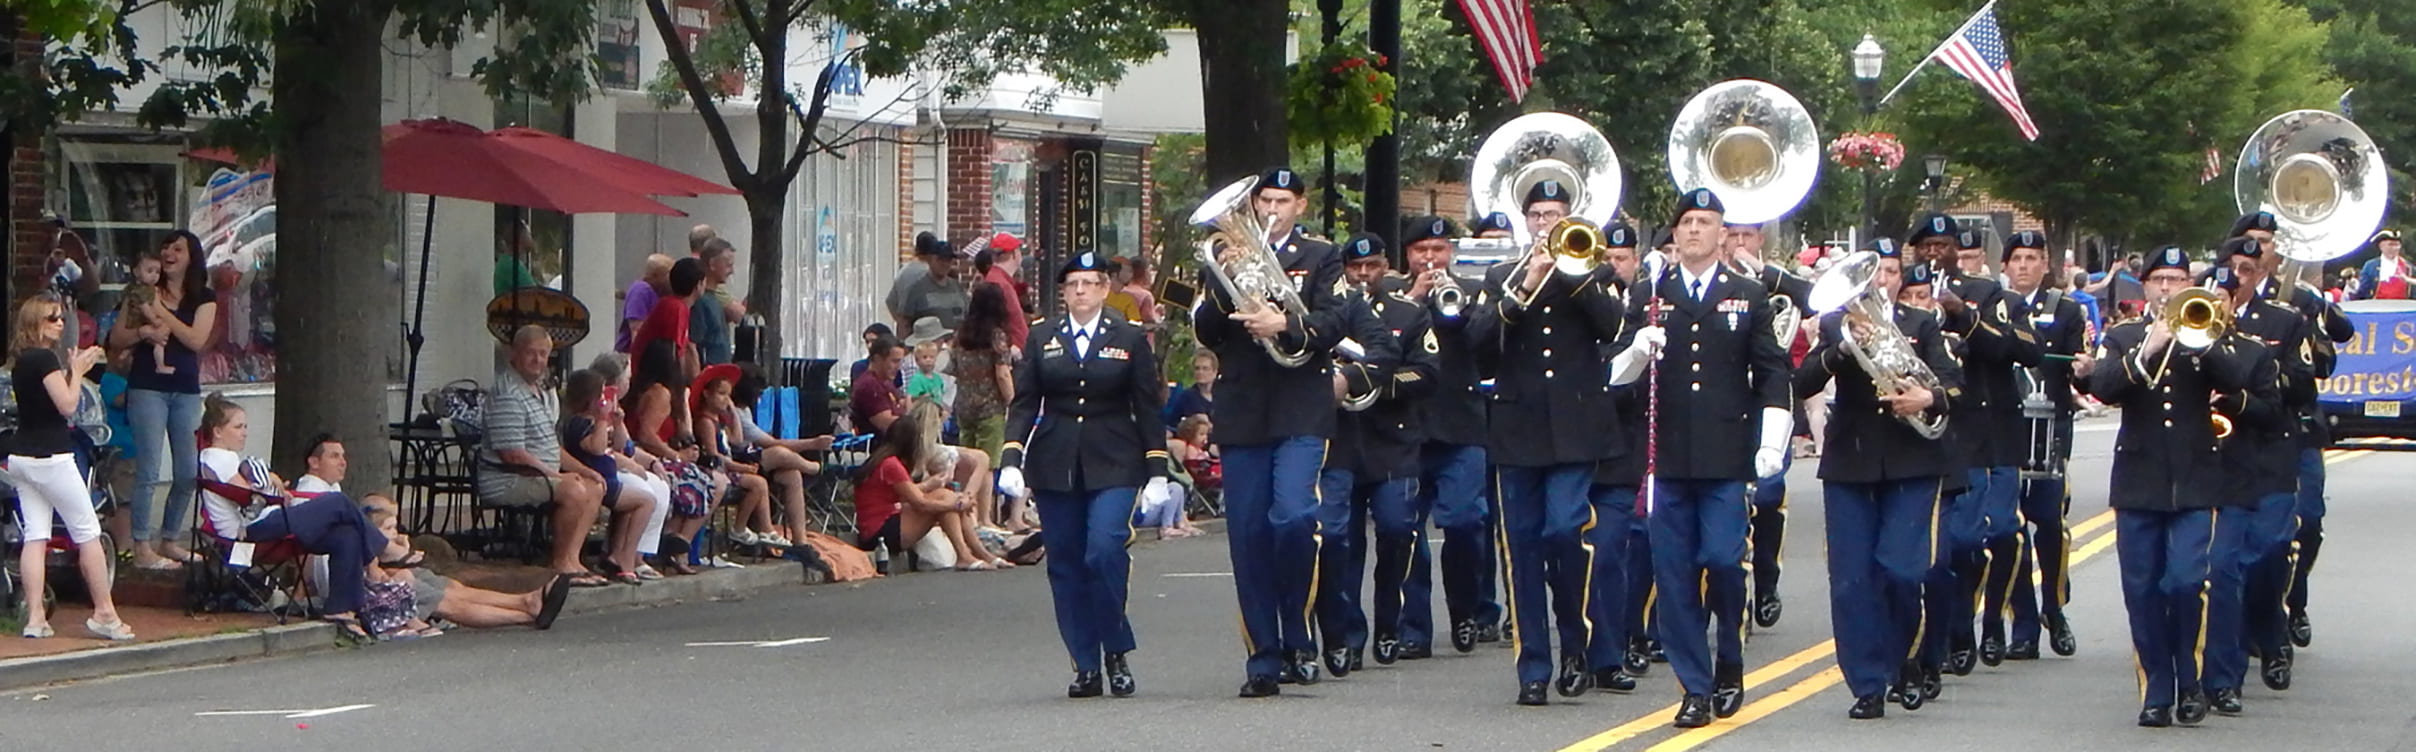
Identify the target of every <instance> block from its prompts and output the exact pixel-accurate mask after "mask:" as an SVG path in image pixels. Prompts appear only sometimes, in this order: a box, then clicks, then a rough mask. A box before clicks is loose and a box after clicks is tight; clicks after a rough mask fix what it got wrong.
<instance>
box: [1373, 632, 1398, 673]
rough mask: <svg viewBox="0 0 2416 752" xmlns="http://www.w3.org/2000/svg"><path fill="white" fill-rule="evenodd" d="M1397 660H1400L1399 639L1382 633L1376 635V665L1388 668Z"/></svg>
mask: <svg viewBox="0 0 2416 752" xmlns="http://www.w3.org/2000/svg"><path fill="white" fill-rule="evenodd" d="M1397 660H1401V638H1400V637H1398V636H1395V635H1388V634H1384V633H1382V632H1378V633H1376V665H1379V666H1390V665H1393V661H1397Z"/></svg>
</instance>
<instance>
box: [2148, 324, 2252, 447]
mask: <svg viewBox="0 0 2416 752" xmlns="http://www.w3.org/2000/svg"><path fill="white" fill-rule="evenodd" d="M2157 319H2158V320H2160V321H2164V322H2166V325H2167V326H2169V327H2171V328H2172V330H2173V346H2176V347H2180V348H2183V349H2187V350H2190V351H2192V352H2203V351H2205V350H2206V349H2207V348H2209V347H2213V346H2214V345H2215V343H2217V342H2221V341H2223V338H2224V337H2226V336H2230V334H2231V331H2232V325H2233V322H2232V313H2231V302H2230V301H2229V300H2226V299H2224V297H2223V295H2222V293H2219V292H2216V291H2214V290H2209V289H2206V288H2204V287H2192V288H2188V289H2185V290H2182V291H2181V292H2178V293H2175V294H2174V295H2173V297H2172V299H2170V300H2166V301H2165V302H2164V308H2163V310H2161V311H2158V315H2157ZM2172 361H2173V348H2172V347H2167V348H2165V351H2164V357H2162V358H2160V359H2159V360H2158V361H2157V362H2156V374H2155V378H2154V379H2153V380H2151V381H2150V383H2154V382H2155V381H2162V380H2163V379H2164V369H2165V366H2166V365H2169V364H2171V363H2172ZM2206 416H2207V419H2208V420H2209V421H2210V422H2212V423H2213V424H2214V431H2215V438H2218V439H2220V438H2225V437H2228V436H2230V435H2231V430H2232V424H2231V416H2228V415H2224V414H2222V413H2220V412H2216V411H2214V410H2213V409H2212V408H2211V407H2210V408H2209V409H2208V410H2207V412H2206Z"/></svg>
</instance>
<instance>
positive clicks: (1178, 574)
mask: <svg viewBox="0 0 2416 752" xmlns="http://www.w3.org/2000/svg"><path fill="white" fill-rule="evenodd" d="M1161 576H1163V577H1231V576H1233V573H1232V572H1167V573H1166V574H1164V575H1161Z"/></svg>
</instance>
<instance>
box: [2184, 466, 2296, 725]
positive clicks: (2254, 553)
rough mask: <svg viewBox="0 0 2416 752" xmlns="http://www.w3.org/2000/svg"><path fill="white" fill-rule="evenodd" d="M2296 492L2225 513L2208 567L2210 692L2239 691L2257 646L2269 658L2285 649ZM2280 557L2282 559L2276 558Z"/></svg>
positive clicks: (2218, 523)
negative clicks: (2252, 649)
mask: <svg viewBox="0 0 2416 752" xmlns="http://www.w3.org/2000/svg"><path fill="white" fill-rule="evenodd" d="M2297 506H2298V494H2297V492H2296V491H2295V490H2293V491H2283V492H2281V493H2274V494H2267V495H2265V496H2263V497H2260V498H2258V499H2257V503H2256V505H2255V506H2252V507H2235V508H2227V509H2225V510H2223V515H2222V517H2221V518H2220V519H2219V520H2217V527H2216V529H2215V548H2214V559H2213V561H2212V562H2211V563H2210V564H2209V566H2210V567H2211V572H2212V573H2211V574H2210V575H2209V576H2208V578H2207V579H2208V585H2209V587H2211V588H2212V591H2211V594H2210V595H2209V596H2208V599H2207V602H2208V613H2207V617H2206V688H2207V689H2208V690H2209V691H2212V690H2216V689H2239V688H2240V686H2241V685H2242V684H2243V683H2245V682H2246V680H2247V678H2248V649H2249V647H2250V646H2251V645H2252V644H2253V645H2255V646H2256V647H2257V648H2258V649H2259V650H2260V651H2264V652H2265V654H2267V655H2271V654H2273V653H2274V652H2278V651H2280V650H2281V647H2282V640H2283V629H2284V628H2285V627H2284V625H2285V624H2286V621H2287V617H2288V612H2287V611H2285V610H2284V609H2285V606H2284V605H2283V603H2282V591H2281V589H2280V586H2281V584H2282V583H2284V582H2287V580H2285V579H2281V578H2286V577H2287V576H2288V572H2289V570H2288V567H2289V564H2288V563H2287V558H2286V557H2287V554H2288V553H2289V547H2290V536H2291V534H2292V533H2294V532H2296V531H2297V526H2298V519H2297ZM2277 554H2279V555H2277Z"/></svg>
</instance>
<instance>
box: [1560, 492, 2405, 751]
mask: <svg viewBox="0 0 2416 752" xmlns="http://www.w3.org/2000/svg"><path fill="white" fill-rule="evenodd" d="M2372 453H2373V451H2372V450H2366V449H2352V450H2341V449H2333V450H2327V451H2326V452H2325V457H2324V464H2325V465H2336V464H2340V463H2342V462H2347V461H2349V460H2353V459H2356V458H2359V457H2363V456H2366V455H2368V454H2372ZM2113 522H2114V510H2112V509H2108V510H2105V511H2103V512H2099V513H2097V514H2096V515H2095V516H2092V517H2090V518H2089V519H2087V520H2083V521H2081V522H2080V523H2079V524H2077V525H2073V526H2072V532H2071V540H2074V541H2078V540H2080V538H2081V536H2083V535H2086V534H2088V533H2090V532H2092V531H2095V530H2097V529H2098V528H2101V527H2106V526H2107V525H2109V524H2112V523H2113ZM2113 546H2114V531H2113V530H2107V531H2106V533H2105V534H2104V535H2100V536H2097V537H2095V538H2091V539H2089V541H2088V542H2086V543H2080V544H2078V545H2076V546H2074V547H2073V549H2072V553H2071V563H2070V566H2071V567H2072V568H2078V567H2079V566H2080V564H2081V563H2082V562H2085V561H2088V560H2089V559H2090V558H2091V557H2094V556H2096V555H2098V554H2101V553H2105V551H2106V549H2108V548H2112V547H2113ZM2066 576H2070V575H2068V574H2067V575H2066ZM1836 653H1837V641H1836V640H1823V641H1821V643H1820V644H1818V645H1813V646H1812V647H1809V648H1805V649H1804V650H1802V651H1801V652H1798V653H1796V654H1794V655H1790V656H1787V657H1786V658H1783V659H1780V660H1779V661H1777V662H1775V663H1772V664H1770V665H1768V666H1764V667H1762V668H1761V669H1760V670H1757V671H1754V672H1753V673H1751V674H1748V675H1746V676H1745V683H1746V685H1747V687H1748V688H1749V689H1750V688H1753V687H1758V686H1760V685H1761V684H1762V683H1764V682H1766V681H1768V680H1770V679H1774V678H1778V677H1782V676H1785V675H1787V674H1790V673H1793V672H1794V671H1795V670H1796V669H1798V668H1801V667H1802V666H1804V665H1805V664H1808V663H1811V662H1813V661H1817V660H1820V659H1823V658H1827V657H1830V656H1832V655H1835V654H1836ZM1844 681H1845V674H1844V673H1843V672H1841V671H1840V670H1839V669H1838V668H1837V667H1836V666H1830V667H1829V668H1827V669H1823V670H1821V671H1819V672H1816V673H1814V674H1812V675H1811V676H1808V677H1805V678H1804V679H1803V680H1801V681H1798V682H1796V683H1795V684H1794V685H1792V686H1789V687H1787V688H1786V689H1782V690H1779V691H1778V692H1777V693H1774V694H1771V695H1769V696H1766V697H1763V698H1762V699H1760V700H1758V701H1755V702H1752V703H1749V704H1747V705H1746V706H1745V707H1744V709H1742V710H1739V711H1737V715H1736V717H1734V718H1730V719H1726V720H1724V721H1719V722H1715V723H1714V724H1713V725H1710V726H1705V727H1703V728H1698V729H1691V730H1688V731H1687V732H1686V733H1683V734H1679V735H1677V736H1675V737H1671V738H1669V739H1667V740H1664V741H1662V742H1661V743H1660V744H1656V745H1653V746H1652V747H1650V748H1649V749H1648V752H1683V751H1684V750H1689V749H1693V748H1695V747H1697V746H1700V745H1702V744H1703V743H1704V742H1708V741H1711V740H1713V739H1717V738H1719V737H1720V736H1722V735H1724V734H1727V733H1728V732H1731V731H1735V730H1737V729H1739V728H1743V727H1744V725H1745V724H1747V723H1751V722H1754V721H1757V720H1761V719H1762V718H1765V717H1768V716H1770V715H1771V714H1773V713H1777V712H1778V711H1781V710H1785V709H1787V708H1788V707H1790V706H1793V705H1794V704H1796V703H1799V702H1803V701H1804V700H1805V698H1809V697H1811V696H1813V695H1816V694H1819V693H1820V692H1821V691H1822V690H1826V689H1828V688H1830V687H1833V686H1836V685H1838V684H1840V683H1843V682H1844ZM1677 712H1678V706H1677V705H1674V704H1673V705H1670V706H1668V707H1665V708H1662V709H1660V710H1657V711H1654V712H1653V713H1652V714H1650V715H1646V716H1643V717H1640V718H1637V719H1636V720H1632V721H1628V722H1627V723H1624V724H1620V725H1619V726H1618V727H1617V728H1613V729H1611V730H1609V731H1605V732H1602V733H1600V734H1595V735H1593V736H1590V737H1586V738H1585V739H1584V740H1581V741H1579V742H1577V743H1575V744H1571V745H1569V746H1567V747H1563V748H1561V749H1560V752H1598V751H1599V750H1603V749H1608V748H1610V747H1611V746H1612V745H1615V744H1618V743H1620V742H1624V741H1627V740H1629V739H1633V738H1635V737H1637V736H1640V735H1642V734H1644V733H1645V732H1648V731H1652V730H1654V729H1658V728H1662V727H1664V726H1667V725H1668V724H1669V717H1670V716H1672V715H1675V714H1677Z"/></svg>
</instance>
